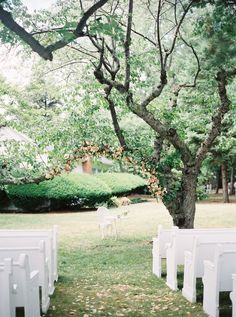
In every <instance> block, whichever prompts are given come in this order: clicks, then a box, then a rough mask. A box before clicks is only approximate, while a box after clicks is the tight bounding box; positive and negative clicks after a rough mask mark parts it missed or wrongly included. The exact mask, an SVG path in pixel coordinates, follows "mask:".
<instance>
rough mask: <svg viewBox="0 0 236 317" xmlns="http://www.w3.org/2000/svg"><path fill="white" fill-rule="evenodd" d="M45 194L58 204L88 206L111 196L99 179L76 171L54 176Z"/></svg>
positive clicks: (107, 188) (104, 200)
mask: <svg viewBox="0 0 236 317" xmlns="http://www.w3.org/2000/svg"><path fill="white" fill-rule="evenodd" d="M47 195H48V198H50V199H52V200H54V201H55V202H58V203H59V204H60V203H61V204H64V205H65V204H66V205H67V206H68V205H69V206H88V207H94V206H95V205H96V204H100V203H103V202H106V201H107V200H108V199H109V198H110V197H111V196H112V194H111V190H110V188H109V187H108V186H107V185H106V184H105V183H104V182H102V181H101V180H99V179H97V178H96V177H94V176H92V175H88V174H77V173H71V174H66V175H62V176H58V177H55V178H54V179H53V180H52V181H51V184H50V188H49V189H48V193H47Z"/></svg>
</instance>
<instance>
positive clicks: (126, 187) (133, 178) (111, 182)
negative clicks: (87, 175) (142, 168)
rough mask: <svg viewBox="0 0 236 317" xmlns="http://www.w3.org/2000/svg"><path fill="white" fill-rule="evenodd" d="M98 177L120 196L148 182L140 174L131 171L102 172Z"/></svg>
mask: <svg viewBox="0 0 236 317" xmlns="http://www.w3.org/2000/svg"><path fill="white" fill-rule="evenodd" d="M96 178H97V179H99V180H102V181H103V182H104V183H106V184H107V186H108V187H109V188H111V191H112V194H113V195H118V196H120V195H123V194H127V193H129V192H131V191H134V190H135V189H136V190H137V189H138V188H144V187H145V186H147V182H146V181H145V180H144V179H142V178H141V177H140V176H137V175H132V174H129V173H101V174H98V175H97V176H96Z"/></svg>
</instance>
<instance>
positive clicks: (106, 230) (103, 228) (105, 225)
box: [97, 207, 117, 239]
mask: <svg viewBox="0 0 236 317" xmlns="http://www.w3.org/2000/svg"><path fill="white" fill-rule="evenodd" d="M97 216H98V222H99V230H100V232H101V235H102V239H104V238H105V237H106V236H109V235H114V236H115V237H117V228H116V220H117V217H116V216H111V215H110V212H109V210H108V209H107V208H106V207H99V208H98V209H97Z"/></svg>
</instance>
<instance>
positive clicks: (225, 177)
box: [221, 162, 229, 203]
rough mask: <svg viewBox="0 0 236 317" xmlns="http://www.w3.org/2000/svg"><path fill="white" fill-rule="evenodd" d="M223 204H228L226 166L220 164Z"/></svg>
mask: <svg viewBox="0 0 236 317" xmlns="http://www.w3.org/2000/svg"><path fill="white" fill-rule="evenodd" d="M221 175H222V187H223V202H224V203H229V193H228V182H227V165H226V163H225V162H223V163H222V164H221Z"/></svg>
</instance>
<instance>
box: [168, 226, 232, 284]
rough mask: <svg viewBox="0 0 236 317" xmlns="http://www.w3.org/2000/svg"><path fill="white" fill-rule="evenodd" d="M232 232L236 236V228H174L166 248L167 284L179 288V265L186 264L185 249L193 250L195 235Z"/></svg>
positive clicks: (215, 234)
mask: <svg viewBox="0 0 236 317" xmlns="http://www.w3.org/2000/svg"><path fill="white" fill-rule="evenodd" d="M225 234H227V235H228V234H231V235H235V236H236V228H209V229H208V228H206V229H205V228H204V229H178V228H173V229H172V233H171V242H170V243H167V244H166V246H167V249H166V268H167V277H166V284H167V285H168V286H169V287H170V288H171V289H173V290H177V289H178V286H177V269H178V265H181V264H182V265H183V264H184V254H185V251H192V249H193V243H194V238H195V236H204V235H205V236H209V235H211V236H222V237H223V236H224V235H225Z"/></svg>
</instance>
